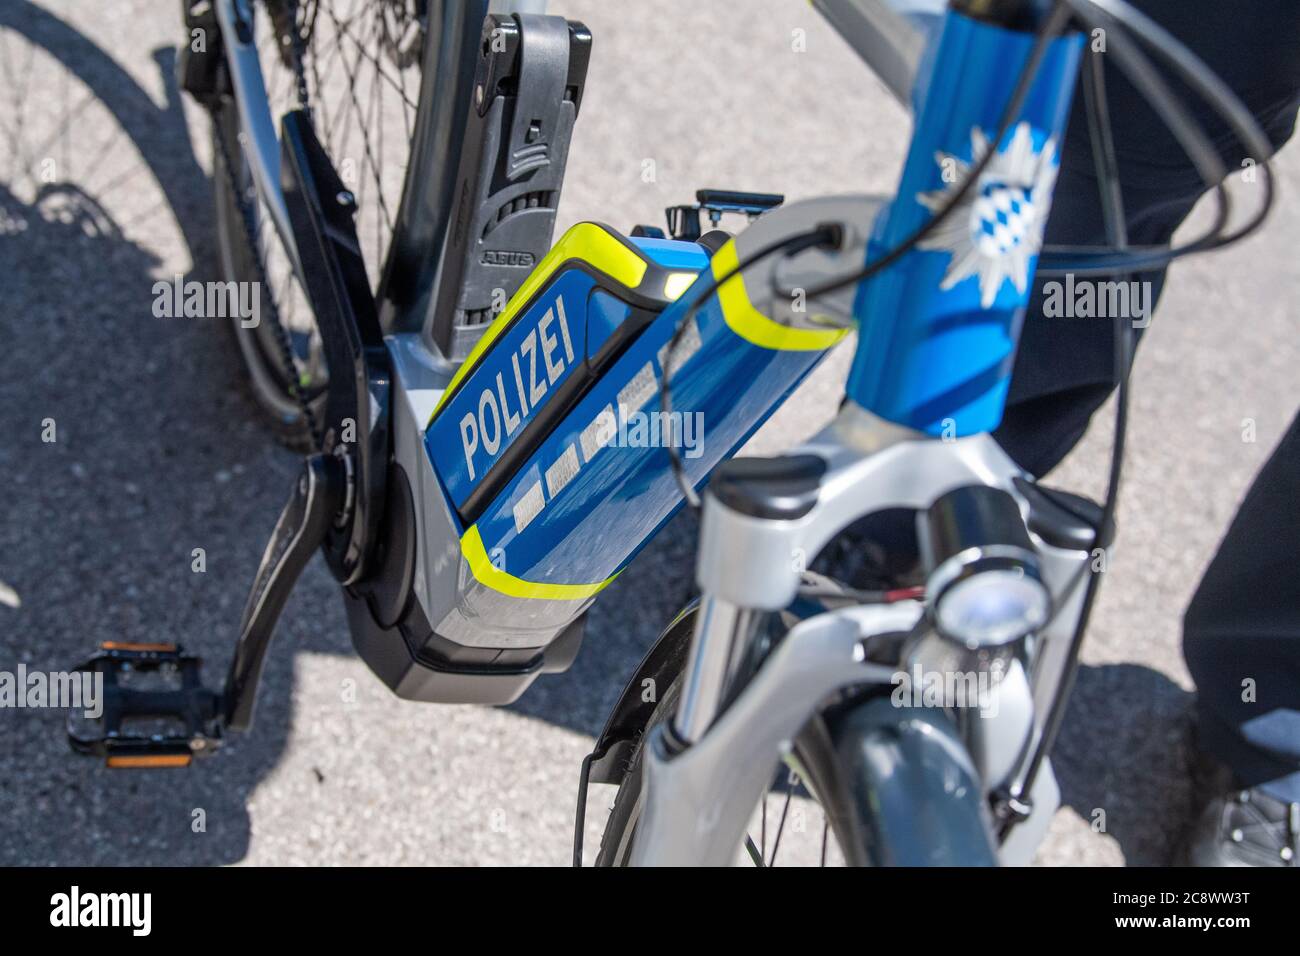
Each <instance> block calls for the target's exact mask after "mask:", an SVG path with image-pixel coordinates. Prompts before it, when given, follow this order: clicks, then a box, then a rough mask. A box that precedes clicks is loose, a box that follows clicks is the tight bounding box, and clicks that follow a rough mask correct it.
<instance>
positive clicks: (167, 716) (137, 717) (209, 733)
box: [68, 641, 222, 768]
mask: <svg viewBox="0 0 1300 956" xmlns="http://www.w3.org/2000/svg"><path fill="white" fill-rule="evenodd" d="M201 667H202V660H201V659H200V658H198V657H194V656H193V655H190V654H186V653H185V652H184V650H183V648H181V647H180V646H179V645H176V644H138V643H128V642H121V641H108V642H105V643H104V644H101V645H100V653H99V654H96V655H95V656H94V657H91V658H90V659H89V660H86V661H84V662H83V663H81V664H79V665H78V666H77V667H76V668H75V670H77V671H90V672H93V673H95V674H102V675H103V683H102V686H101V688H100V689H99V694H98V698H99V701H100V708H99V710H100V713H99V716H98V717H93V718H92V717H87V716H84V715H83V714H82V713H80V712H75V711H74V712H73V713H72V714H70V715H69V717H68V743H69V744H71V746H72V749H73V750H74V751H76V752H77V753H80V754H85V755H87V756H94V757H103V758H104V759H105V764H106V765H107V766H109V767H121V768H127V767H134V768H143V767H185V766H189V764H190V762H191V761H192V760H193V758H194V757H195V756H206V755H208V754H211V753H213V752H214V751H216V749H217V748H218V747H219V746H220V745H221V730H222V720H221V707H220V700H221V695H220V694H218V693H217V692H216V691H213V690H210V689H209V688H207V687H204V686H203V683H202V681H201V679H200V669H201Z"/></svg>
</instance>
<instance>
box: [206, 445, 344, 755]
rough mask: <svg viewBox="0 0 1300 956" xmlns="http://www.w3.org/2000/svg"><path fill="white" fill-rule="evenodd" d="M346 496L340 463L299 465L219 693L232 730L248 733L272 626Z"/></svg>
mask: <svg viewBox="0 0 1300 956" xmlns="http://www.w3.org/2000/svg"><path fill="white" fill-rule="evenodd" d="M345 494H346V476H345V467H344V463H343V460H342V459H341V458H338V457H336V456H334V455H312V456H311V457H310V458H308V459H306V460H305V461H304V462H303V470H302V474H301V475H299V476H298V482H297V484H296V485H295V486H294V490H293V496H292V497H291V498H290V499H289V501H288V503H287V504H286V505H285V506H284V511H282V512H281V513H280V520H279V521H277V522H276V523H275V530H274V531H272V532H271V540H270V541H268V542H267V545H266V551H265V553H264V554H263V555H262V563H261V565H260V566H259V567H258V569H257V576H256V577H255V578H254V579H253V588H252V591H251V592H250V593H249V595H248V603H247V604H246V605H244V615H243V618H242V619H241V622H240V626H239V640H238V643H237V644H236V645H235V656H234V657H233V658H232V660H231V662H230V673H229V674H228V675H227V676H226V687H225V690H224V691H223V692H222V698H223V700H222V704H223V713H224V715H225V723H226V726H227V727H229V728H231V729H232V730H246V729H247V728H248V727H249V725H250V724H251V723H252V722H253V705H254V704H255V703H256V701H257V684H258V681H259V679H260V678H261V676H262V664H263V662H264V661H265V659H266V649H267V647H269V646H270V643H271V635H272V634H273V633H274V631H275V624H276V621H278V620H279V618H280V612H281V611H283V610H284V604H285V601H287V600H288V599H289V594H290V592H291V591H293V586H294V584H296V583H297V581H298V576H299V575H300V574H302V569H303V568H304V567H306V565H307V562H308V561H309V560H311V556H312V555H313V554H314V553H315V552H316V549H317V548H319V547H320V546H321V544H322V543H323V542H324V541H325V536H326V535H327V534H328V533H329V531H330V528H331V527H332V526H333V524H334V519H335V517H336V516H337V515H338V514H339V511H340V509H341V508H342V506H343V502H344V497H345Z"/></svg>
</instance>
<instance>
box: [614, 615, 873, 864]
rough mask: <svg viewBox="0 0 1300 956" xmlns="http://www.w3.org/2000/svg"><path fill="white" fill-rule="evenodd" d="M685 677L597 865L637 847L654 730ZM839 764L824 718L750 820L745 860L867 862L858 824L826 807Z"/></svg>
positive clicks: (623, 789)
mask: <svg viewBox="0 0 1300 956" xmlns="http://www.w3.org/2000/svg"><path fill="white" fill-rule="evenodd" d="M694 626H695V612H694V611H692V612H691V613H689V614H685V615H682V616H681V617H680V618H679V619H678V620H677V621H675V622H674V624H673V628H674V629H677V628H681V629H684V630H685V632H687V633H689V631H691V630H693V629H694ZM680 691H681V676H680V675H679V676H678V677H677V678H676V679H675V680H674V681H673V682H672V684H670V685H669V687H668V689H667V690H666V691H665V692H664V694H663V695H662V696H661V697H660V699H659V702H658V704H657V705H656V706H655V708H654V711H653V712H652V713H651V715H650V717H649V719H648V720H647V722H646V725H645V728H644V730H643V732H642V733H641V735H640V738H639V739H638V740H637V743H636V745H635V747H634V749H633V750H632V753H631V754H630V756H629V758H628V762H627V767H626V769H625V771H624V774H623V779H622V782H621V783H620V784H619V788H618V793H617V795H616V796H615V798H614V804H613V807H612V809H611V810H610V814H609V818H608V820H607V821H606V823H605V831H604V836H603V837H602V838H601V843H600V852H599V853H598V854H597V856H596V865H597V866H627V865H628V863H629V861H630V859H631V856H632V850H633V847H634V845H635V841H636V831H637V823H638V820H639V818H640V813H641V808H642V800H641V796H642V784H643V769H642V757H643V752H644V746H645V742H646V740H647V739H649V735H650V731H651V730H653V729H654V728H655V727H657V726H658V725H659V724H661V723H662V722H663V721H665V720H667V719H669V718H670V717H671V716H672V714H673V713H674V712H675V711H676V709H677V701H678V698H679V695H680ZM833 760H834V754H833V753H832V746H831V742H830V737H829V735H828V734H827V732H826V729H825V727H824V726H823V725H822V723H821V719H820V718H814V719H813V721H812V722H810V724H809V726H808V727H807V728H805V730H804V731H803V732H802V733H801V734H800V735H799V738H798V739H797V740H796V742H795V746H794V748H793V749H792V751H791V754H790V755H789V756H788V757H787V758H786V760H785V761H784V763H783V765H782V766H781V767H779V768H774V770H775V773H774V775H773V777H774V779H773V786H772V787H771V788H769V791H768V792H767V793H766V794H765V795H764V797H763V800H762V801H761V802H760V804H759V805H758V806H757V807H756V808H755V810H754V814H753V816H752V817H751V819H750V825H749V828H748V834H747V836H746V840H745V844H744V848H743V849H742V851H741V854H742V857H743V858H744V859H747V860H748V861H749V862H751V863H753V864H754V865H755V866H776V865H783V866H784V865H810V866H818V865H820V866H843V865H846V864H847V865H862V864H864V863H866V862H867V859H866V849H865V847H864V846H863V845H862V839H861V837H860V834H861V833H862V832H864V828H862V827H861V826H860V824H859V821H855V820H851V819H849V818H847V817H846V815H845V812H844V811H843V810H841V809H838V808H831V809H828V808H827V804H826V803H825V802H823V801H822V800H821V798H820V797H819V796H818V793H819V792H820V791H819V787H820V786H821V783H822V781H826V780H830V779H833V775H831V774H828V773H827V772H826V771H827V767H828V766H829V764H830V763H831V761H833Z"/></svg>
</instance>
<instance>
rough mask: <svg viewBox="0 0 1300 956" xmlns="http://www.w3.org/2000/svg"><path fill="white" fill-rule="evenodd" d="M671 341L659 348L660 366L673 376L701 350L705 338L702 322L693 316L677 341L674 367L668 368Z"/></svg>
mask: <svg viewBox="0 0 1300 956" xmlns="http://www.w3.org/2000/svg"><path fill="white" fill-rule="evenodd" d="M670 344H671V343H670V342H665V343H664V346H663V348H661V349H660V350H659V367H660V368H661V369H663V370H664V371H666V372H668V374H669V375H670V376H671V375H673V374H675V373H676V372H677V371H678V370H679V369H680V368H681V367H682V366H683V365H685V364H686V363H687V362H689V361H690V360H691V358H692V357H694V355H695V353H696V352H698V351H699V350H700V346H701V345H703V344H704V340H703V339H701V338H700V324H699V322H698V321H697V320H696V319H694V318H692V319H691V324H690V325H688V326H687V327H686V331H684V332H683V333H682V337H681V338H680V339H679V340H678V341H677V347H676V348H675V349H673V367H672V370H671V371H669V369H668V361H667V360H668V346H669V345H670Z"/></svg>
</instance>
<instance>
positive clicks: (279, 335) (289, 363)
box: [213, 131, 323, 451]
mask: <svg viewBox="0 0 1300 956" xmlns="http://www.w3.org/2000/svg"><path fill="white" fill-rule="evenodd" d="M213 139H215V140H216V143H217V149H218V150H219V151H220V152H221V164H222V166H224V167H225V170H226V185H227V187H228V188H229V190H230V193H231V195H232V196H233V197H234V199H235V204H236V205H237V206H238V207H239V217H240V220H241V222H242V224H243V227H244V234H245V237H246V238H247V240H248V245H249V250H250V251H251V252H252V253H253V255H252V259H253V268H254V270H255V271H256V273H257V281H258V283H259V285H260V287H261V288H263V289H266V290H267V295H266V303H267V305H268V306H269V307H270V308H269V309H268V310H267V316H266V317H267V319H268V320H269V322H270V323H271V331H272V333H273V334H274V335H275V341H276V344H277V345H278V346H279V349H280V361H281V366H282V369H281V370H282V371H283V372H284V374H285V377H286V379H287V381H288V385H289V392H290V394H291V395H293V397H294V398H295V399H296V400H297V402H298V407H299V408H300V409H301V411H302V417H303V421H305V422H306V423H307V428H308V431H309V432H310V433H311V439H312V448H313V450H315V451H320V450H321V446H322V441H323V440H322V436H321V430H320V426H319V425H318V424H317V422H316V416H315V414H314V413H313V412H312V410H311V403H310V400H309V399H308V398H307V396H306V395H305V394H304V392H303V389H302V379H301V373H300V372H299V370H298V360H297V358H296V357H295V356H294V354H293V343H292V341H291V340H290V338H289V333H288V332H287V331H285V328H284V324H283V323H282V322H281V321H280V310H279V308H278V307H277V305H276V303H275V299H274V297H273V296H272V295H271V292H270V290H271V285H270V283H269V282H268V281H267V278H266V265H265V263H264V262H263V261H262V253H261V250H260V247H259V245H258V241H257V228H256V226H255V225H254V223H253V206H252V203H251V202H249V201H247V200H246V199H245V198H244V193H243V191H242V190H241V189H240V188H239V184H238V182H237V181H236V179H235V168H234V164H233V162H232V160H231V156H230V148H229V147H228V146H227V144H226V139H225V137H224V136H222V135H221V133H220V131H218V133H217V135H216V136H214V137H213Z"/></svg>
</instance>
